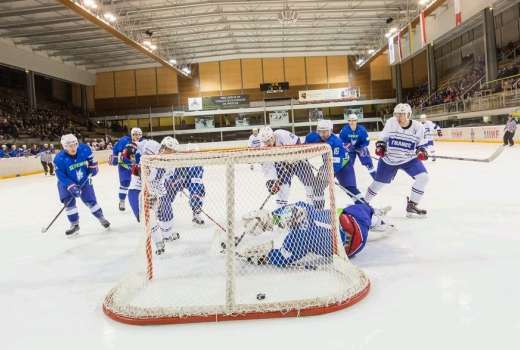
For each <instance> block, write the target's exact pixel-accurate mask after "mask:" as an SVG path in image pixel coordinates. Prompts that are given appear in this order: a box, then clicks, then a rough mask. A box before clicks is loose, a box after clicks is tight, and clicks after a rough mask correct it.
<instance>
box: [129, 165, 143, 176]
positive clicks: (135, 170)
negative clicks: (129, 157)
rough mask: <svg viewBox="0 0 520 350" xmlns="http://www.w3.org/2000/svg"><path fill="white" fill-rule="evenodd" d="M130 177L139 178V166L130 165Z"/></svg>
mask: <svg viewBox="0 0 520 350" xmlns="http://www.w3.org/2000/svg"><path fill="white" fill-rule="evenodd" d="M131 171H132V175H134V176H139V177H141V167H140V166H139V164H132V170H131Z"/></svg>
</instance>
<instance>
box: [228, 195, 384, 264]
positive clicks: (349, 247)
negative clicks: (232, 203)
mask: <svg viewBox="0 0 520 350" xmlns="http://www.w3.org/2000/svg"><path fill="white" fill-rule="evenodd" d="M337 220H338V222H339V229H340V238H341V243H342V244H343V248H344V249H345V252H346V254H347V256H348V257H349V258H352V257H354V256H355V255H356V254H358V253H359V252H360V251H361V250H363V248H364V247H365V244H366V242H367V239H368V232H369V230H370V229H374V230H378V231H386V230H388V229H389V227H391V226H390V225H387V224H386V223H385V222H384V221H383V217H382V216H378V215H376V214H375V213H374V209H372V208H371V207H370V206H369V205H367V204H363V203H360V204H353V205H350V206H348V207H346V208H344V209H342V210H340V211H339V212H338V217H337ZM330 222H331V213H330V210H318V209H316V208H315V207H314V206H312V205H309V204H307V203H303V202H297V203H295V204H292V205H288V206H286V207H284V208H280V209H277V210H275V211H274V212H272V213H269V212H268V211H265V210H259V211H254V212H252V213H250V214H248V215H246V216H244V217H243V224H244V228H245V232H246V233H248V234H251V235H259V234H262V233H264V232H269V231H273V230H280V229H281V230H282V232H284V234H285V237H284V240H283V243H282V245H281V247H279V248H275V247H274V241H273V240H268V241H267V242H264V243H262V244H258V245H253V246H251V247H247V246H245V247H243V248H241V249H238V250H237V252H238V255H239V256H241V257H243V258H245V259H246V260H247V261H248V262H249V263H252V264H270V265H276V266H279V267H290V266H291V265H294V264H297V263H298V262H299V261H300V260H301V259H302V258H305V257H306V256H307V255H308V254H313V255H317V256H319V257H323V258H327V257H331V256H332V254H333V253H334V252H333V247H334V246H335V244H334V242H332V238H333V236H332V235H331V234H330V231H331V225H330ZM238 248H240V246H239V247H238Z"/></svg>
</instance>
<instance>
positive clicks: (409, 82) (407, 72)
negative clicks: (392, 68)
mask: <svg viewBox="0 0 520 350" xmlns="http://www.w3.org/2000/svg"><path fill="white" fill-rule="evenodd" d="M401 81H402V84H403V88H404V89H410V88H412V87H413V70H412V60H408V61H406V62H404V63H402V64H401Z"/></svg>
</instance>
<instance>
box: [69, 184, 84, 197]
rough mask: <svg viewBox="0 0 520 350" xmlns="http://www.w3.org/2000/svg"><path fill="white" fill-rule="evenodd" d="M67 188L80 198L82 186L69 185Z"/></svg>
mask: <svg viewBox="0 0 520 350" xmlns="http://www.w3.org/2000/svg"><path fill="white" fill-rule="evenodd" d="M67 190H68V191H69V192H70V194H71V195H73V196H74V197H75V198H78V197H79V196H81V188H80V187H79V186H78V185H76V184H72V185H70V186H69V187H67Z"/></svg>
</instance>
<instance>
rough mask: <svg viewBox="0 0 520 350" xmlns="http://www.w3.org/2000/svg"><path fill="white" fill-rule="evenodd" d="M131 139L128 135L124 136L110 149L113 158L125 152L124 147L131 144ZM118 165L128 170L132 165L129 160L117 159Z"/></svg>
mask: <svg viewBox="0 0 520 350" xmlns="http://www.w3.org/2000/svg"><path fill="white" fill-rule="evenodd" d="M142 140H143V139H142V138H141V139H139V141H138V142H141V141H142ZM132 142H133V141H132V137H131V136H129V135H126V136H123V137H121V138H120V139H119V140H118V141H117V142H116V144H115V145H114V147H113V148H112V154H113V155H114V156H118V155H119V153H121V152H123V151H124V150H125V147H126V145H128V144H129V143H132ZM119 165H120V166H122V167H124V168H126V169H128V170H130V166H131V165H132V162H131V161H130V160H129V159H121V158H120V159H119Z"/></svg>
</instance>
